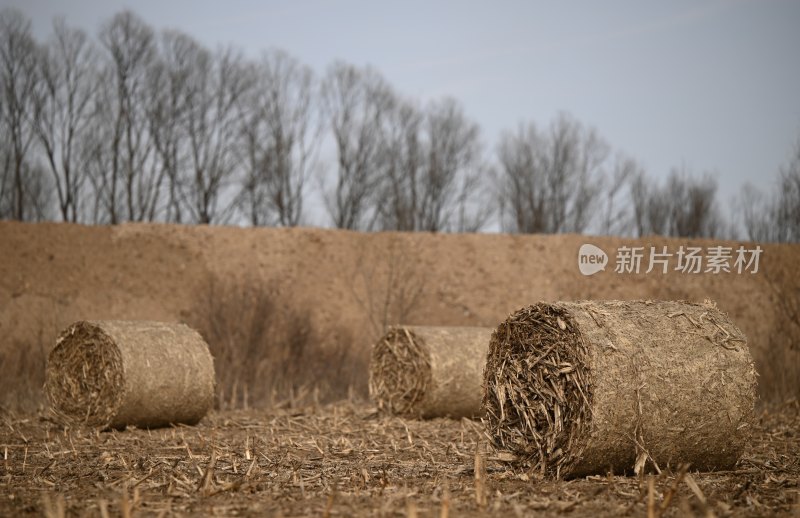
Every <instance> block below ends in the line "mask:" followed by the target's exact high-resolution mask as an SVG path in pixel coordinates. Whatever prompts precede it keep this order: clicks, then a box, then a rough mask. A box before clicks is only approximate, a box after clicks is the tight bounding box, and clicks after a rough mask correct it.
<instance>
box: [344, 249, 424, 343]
mask: <svg viewBox="0 0 800 518" xmlns="http://www.w3.org/2000/svg"><path fill="white" fill-rule="evenodd" d="M376 242H378V241H376ZM427 283H428V276H427V273H425V270H424V269H423V268H420V253H419V250H418V247H417V245H416V244H415V243H413V242H412V241H411V240H410V239H409V236H408V235H404V234H395V235H392V236H391V238H390V239H389V241H388V245H387V246H385V247H382V248H365V249H363V250H362V251H361V253H360V254H359V255H358V257H357V258H356V261H355V263H354V265H353V272H352V275H351V278H350V282H349V286H350V288H351V290H352V294H353V298H354V299H355V301H356V303H357V304H358V305H359V307H360V308H361V311H362V312H363V313H364V315H366V316H367V318H368V319H369V323H370V325H371V327H372V332H373V336H371V337H370V341H374V340H375V339H377V338H378V337H380V336H381V335H383V334H384V333H385V332H386V331H387V329H388V328H389V326H390V325H402V324H408V323H409V322H410V321H411V320H412V319H413V318H414V317H415V316H416V312H417V311H418V309H419V304H420V302H421V300H422V298H423V296H424V294H425V287H426V285H427Z"/></svg>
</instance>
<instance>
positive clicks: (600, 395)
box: [484, 301, 756, 477]
mask: <svg viewBox="0 0 800 518" xmlns="http://www.w3.org/2000/svg"><path fill="white" fill-rule="evenodd" d="M755 398H756V373H755V369H754V366H753V360H752V358H751V356H750V353H749V351H748V348H747V342H746V340H745V336H744V335H743V334H742V332H741V331H739V329H737V328H736V326H734V325H733V323H732V322H731V321H730V319H729V318H728V317H727V316H726V315H725V314H724V313H722V312H721V311H719V310H718V309H717V308H716V305H714V304H713V303H711V302H706V303H704V304H693V303H689V302H654V301H626V302H622V301H582V302H557V303H552V304H549V303H539V304H536V305H533V306H529V307H525V308H522V309H520V310H519V311H517V312H516V313H514V314H512V315H511V316H510V317H509V318H508V319H507V320H506V321H505V322H503V323H501V324H500V325H499V326H498V327H497V329H496V330H495V331H494V333H493V335H492V339H491V345H490V347H489V357H488V359H487V363H486V370H485V372H484V405H485V408H486V411H487V425H488V429H489V434H490V436H491V437H492V439H493V441H494V443H495V445H496V446H497V447H498V448H502V449H506V450H510V451H511V452H513V453H514V454H516V455H517V456H518V459H519V460H522V461H525V462H528V463H530V464H532V465H533V466H534V467H535V468H537V469H538V470H540V472H541V473H542V474H543V475H546V476H552V477H560V476H565V477H570V476H581V475H586V474H592V473H600V474H602V473H606V472H608V471H609V470H611V471H614V472H618V473H619V472H630V471H633V472H640V471H641V470H642V469H648V470H656V471H657V470H659V469H664V468H666V467H668V466H669V467H671V468H673V469H674V468H676V467H677V466H678V465H679V464H682V463H689V464H690V465H691V467H692V469H697V470H724V469H730V468H731V467H733V466H734V464H736V461H737V460H738V459H739V457H740V455H741V453H742V451H743V449H744V447H745V445H746V443H747V441H748V438H749V436H750V431H751V428H752V421H753V408H754V403H755Z"/></svg>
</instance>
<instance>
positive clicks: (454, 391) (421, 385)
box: [369, 326, 492, 418]
mask: <svg viewBox="0 0 800 518" xmlns="http://www.w3.org/2000/svg"><path fill="white" fill-rule="evenodd" d="M491 336H492V329H491V328H483V327H422V326H398V327H393V328H390V329H389V331H388V332H387V333H386V334H385V335H384V336H383V337H381V339H380V340H378V342H377V343H376V344H375V346H374V347H373V349H372V357H371V360H370V369H369V391H370V395H371V396H372V398H373V400H374V401H375V402H376V403H377V405H378V407H379V408H381V409H384V410H387V411H389V412H391V413H395V414H400V415H406V416H413V417H425V418H431V417H456V418H457V417H474V416H478V415H480V414H481V383H482V375H483V366H484V364H485V363H486V353H487V351H488V349H489V339H490V338H491Z"/></svg>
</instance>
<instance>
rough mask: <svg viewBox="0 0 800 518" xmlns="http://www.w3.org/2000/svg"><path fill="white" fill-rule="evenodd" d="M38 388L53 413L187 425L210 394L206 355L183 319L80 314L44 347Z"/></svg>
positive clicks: (99, 421)
mask: <svg viewBox="0 0 800 518" xmlns="http://www.w3.org/2000/svg"><path fill="white" fill-rule="evenodd" d="M45 378H46V381H45V393H46V394H47V397H48V399H49V401H50V404H51V406H52V408H53V410H54V411H55V412H56V414H58V415H60V416H62V417H63V418H65V419H67V420H69V421H71V422H77V423H81V424H85V425H88V426H92V427H97V428H124V427H125V426H127V425H135V426H139V427H157V426H165V425H169V424H172V423H185V424H195V423H197V422H198V421H199V420H200V419H202V417H203V416H204V415H205V414H206V412H207V411H208V410H209V409H210V408H211V406H212V404H213V401H214V362H213V358H212V357H211V353H210V352H209V350H208V346H207V345H206V343H205V341H204V340H203V338H202V337H201V336H200V335H199V334H198V333H197V332H196V331H194V330H193V329H191V328H189V327H188V326H186V325H184V324H174V323H163V322H141V321H98V322H87V321H80V322H76V323H74V324H72V325H71V326H69V327H68V328H67V329H66V330H65V331H64V332H63V333H62V334H61V336H60V337H59V338H58V341H57V342H56V345H55V347H54V348H53V350H52V351H51V352H50V355H49V357H48V363H47V370H46V373H45Z"/></svg>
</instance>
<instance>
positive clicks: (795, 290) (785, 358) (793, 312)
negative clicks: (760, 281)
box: [756, 245, 800, 403]
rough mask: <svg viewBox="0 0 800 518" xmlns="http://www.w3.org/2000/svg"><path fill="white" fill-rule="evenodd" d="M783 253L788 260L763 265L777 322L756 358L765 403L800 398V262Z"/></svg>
mask: <svg viewBox="0 0 800 518" xmlns="http://www.w3.org/2000/svg"><path fill="white" fill-rule="evenodd" d="M787 246H791V245H787ZM775 252H776V254H777V253H778V251H777V250H776V251H775ZM781 252H783V253H786V254H787V255H789V257H786V258H783V260H775V261H772V260H771V261H769V262H766V261H765V264H764V268H765V270H764V276H765V277H766V279H767V286H768V287H769V289H770V299H771V302H772V308H773V312H772V315H773V319H774V320H773V323H772V328H771V331H770V334H769V337H768V339H767V344H766V347H762V348H761V350H759V354H758V356H757V357H756V366H757V369H758V373H759V375H760V378H759V391H760V395H761V399H762V400H763V401H764V402H765V403H782V402H784V401H787V400H789V399H792V398H800V261H798V260H797V259H796V257H793V256H791V255H790V254H792V252H795V251H794V250H782V251H781Z"/></svg>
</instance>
